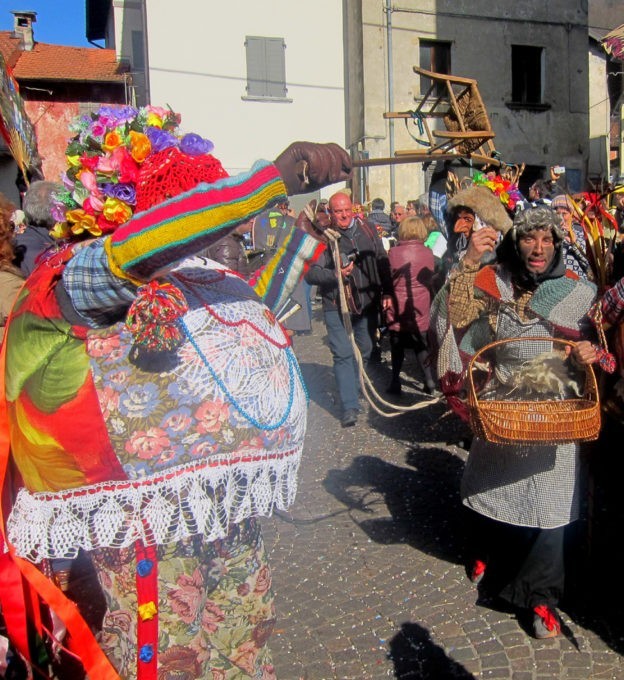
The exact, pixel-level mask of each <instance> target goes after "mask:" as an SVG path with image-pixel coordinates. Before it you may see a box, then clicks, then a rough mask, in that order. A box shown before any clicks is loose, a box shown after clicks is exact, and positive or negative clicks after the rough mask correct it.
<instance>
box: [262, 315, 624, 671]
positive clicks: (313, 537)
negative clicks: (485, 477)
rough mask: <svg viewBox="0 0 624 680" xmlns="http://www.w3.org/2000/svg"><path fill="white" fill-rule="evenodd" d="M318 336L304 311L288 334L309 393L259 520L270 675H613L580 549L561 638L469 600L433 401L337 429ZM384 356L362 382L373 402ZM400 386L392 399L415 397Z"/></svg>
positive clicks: (446, 445) (451, 436)
mask: <svg viewBox="0 0 624 680" xmlns="http://www.w3.org/2000/svg"><path fill="white" fill-rule="evenodd" d="M324 337H325V331H324V327H323V324H322V322H321V320H320V315H319V311H318V310H316V312H315V320H314V324H313V335H311V336H297V337H296V338H295V351H296V353H297V356H298V358H299V361H300V363H301V367H302V372H303V375H304V378H305V380H306V384H307V386H308V390H309V392H310V408H309V419H308V436H307V440H306V446H305V450H304V459H303V462H302V466H301V471H300V484H299V491H298V495H297V499H296V502H295V504H294V505H293V507H292V508H290V510H289V511H288V512H285V513H277V514H275V515H274V516H273V517H271V518H268V519H266V520H263V528H264V536H265V541H266V545H267V549H268V551H269V558H270V561H271V564H272V567H273V582H274V587H275V590H276V596H277V613H278V624H277V628H276V632H275V634H274V636H273V638H272V640H271V647H272V650H273V655H274V663H275V666H276V671H277V676H278V678H279V680H302V679H303V680H351V679H353V680H356V679H357V680H368V679H370V680H377V679H381V678H401V679H404V680H408V679H409V680H417V679H421V678H422V679H424V678H432V679H436V680H437V679H442V678H465V679H468V678H512V679H513V680H531V679H534V678H536V679H537V678H543V679H546V678H548V679H552V678H566V679H567V678H570V679H572V678H576V679H579V678H580V679H586V678H596V679H598V678H605V679H606V678H612V679H617V678H624V663H623V660H622V656H620V653H619V652H621V651H622V650H624V629H623V628H622V626H620V625H619V624H618V621H619V615H620V614H621V611H622V610H621V609H620V606H619V603H620V602H621V600H620V599H619V598H616V599H615V600H613V601H611V602H607V601H606V600H598V601H597V599H596V598H600V597H602V596H604V594H605V592H609V591H608V590H607V588H606V586H605V587H604V588H603V589H601V588H600V587H597V586H596V583H599V582H600V581H601V579H600V576H599V575H598V576H596V574H595V573H594V572H592V573H591V576H588V574H589V571H587V569H586V554H587V550H585V551H583V552H579V554H578V555H575V557H576V558H577V563H578V564H579V570H578V571H579V573H578V574H577V579H576V582H575V588H574V589H573V590H574V597H573V598H572V599H571V604H569V605H566V606H565V607H564V608H563V611H562V614H563V620H564V624H565V636H561V637H560V638H557V639H553V640H544V641H538V640H534V639H533V638H531V637H530V636H529V635H528V634H527V633H526V632H525V631H526V630H527V629H526V624H525V623H524V622H523V621H518V620H517V619H516V615H515V614H514V613H513V612H509V611H501V610H500V608H498V609H496V608H494V604H493V603H487V602H481V601H480V600H479V596H478V593H477V591H476V590H475V588H474V586H473V585H472V584H471V583H470V582H469V580H468V579H467V577H466V573H465V568H464V562H463V551H464V538H463V531H462V513H461V503H460V500H459V494H458V487H459V480H460V476H461V472H462V467H463V464H464V461H465V458H466V452H465V451H464V450H463V449H462V448H460V447H459V446H457V442H458V441H459V440H460V439H461V438H462V437H463V436H464V435H465V429H464V427H463V425H462V424H461V423H460V422H459V421H458V419H457V418H455V416H449V415H445V412H446V411H445V407H444V405H442V404H437V405H435V406H430V407H428V408H427V409H424V410H420V411H416V412H413V413H407V414H402V415H400V416H398V417H396V418H384V417H381V416H380V415H378V414H377V413H375V412H374V411H373V410H372V409H371V408H370V407H369V406H368V405H367V404H365V412H364V413H363V414H362V416H361V417H360V422H359V423H358V426H357V427H356V428H347V429H343V428H341V427H340V423H339V420H338V419H337V416H338V415H339V408H338V407H337V406H336V405H335V403H334V401H335V392H334V381H333V375H332V371H331V357H330V354H329V350H328V348H327V346H326V344H325V343H324ZM384 356H385V359H386V363H384V364H381V365H378V366H375V368H374V370H373V371H372V377H373V381H374V383H375V385H376V386H377V388H378V390H380V392H381V394H382V395H383V396H384V397H385V394H384V393H383V387H384V386H385V385H386V384H387V382H388V377H389V368H388V365H387V359H388V353H385V354H384ZM415 370H416V369H415V367H414V365H413V364H410V363H409V362H408V361H406V365H405V373H406V374H407V375H408V376H409V375H410V373H414V372H415ZM408 383H409V386H408V389H407V393H406V394H404V396H402V397H401V403H403V404H408V403H412V402H414V401H418V400H419V399H421V398H423V397H419V396H418V393H417V392H414V390H413V389H412V388H413V387H414V386H417V385H418V382H417V381H416V380H411V381H409V380H408ZM598 514H599V513H598ZM586 529H587V526H585V527H584V529H583V530H582V531H581V534H582V535H583V536H585V535H586V534H587V530H586ZM595 533H596V532H595ZM598 533H599V532H598ZM614 535H615V536H616V537H617V538H619V537H620V535H621V534H620V533H619V532H616V533H615V534H614ZM599 538H600V537H598V538H597V539H595V541H594V542H595V543H596V544H600V540H599ZM593 556H594V558H595V557H596V555H595V548H594V553H593ZM595 561H596V560H594V561H593V562H592V563H594V562H595ZM599 561H600V563H604V562H602V560H599ZM616 575H617V574H616ZM620 581H621V577H620ZM602 585H604V584H602ZM611 585H613V584H611ZM615 602H618V605H617V606H615V604H614V603H615ZM609 605H613V606H609Z"/></svg>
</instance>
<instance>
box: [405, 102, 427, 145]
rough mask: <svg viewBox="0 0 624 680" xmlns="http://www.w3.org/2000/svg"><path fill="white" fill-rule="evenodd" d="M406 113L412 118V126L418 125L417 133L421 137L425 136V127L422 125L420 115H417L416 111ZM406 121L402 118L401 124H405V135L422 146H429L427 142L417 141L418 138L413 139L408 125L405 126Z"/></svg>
mask: <svg viewBox="0 0 624 680" xmlns="http://www.w3.org/2000/svg"><path fill="white" fill-rule="evenodd" d="M408 113H409V114H410V115H411V116H412V118H411V120H412V122H413V123H414V125H418V133H419V134H420V136H421V137H422V136H423V135H424V134H425V126H424V125H423V115H422V113H419V112H418V111H408ZM407 121H408V119H407V118H404V119H403V122H404V123H405V129H406V130H407V134H408V135H409V136H410V137H411V138H412V139H413V140H414V141H415V142H417V143H418V144H422V146H431V144H430V143H429V141H426V140H424V139H418V137H415V136H414V135H413V134H412V133H411V131H410V129H409V125H408V124H407Z"/></svg>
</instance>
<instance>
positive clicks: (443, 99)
mask: <svg viewBox="0 0 624 680" xmlns="http://www.w3.org/2000/svg"><path fill="white" fill-rule="evenodd" d="M414 72H415V73H417V74H418V75H420V76H424V77H425V78H429V79H430V80H431V84H430V86H429V88H428V90H427V92H426V93H425V95H424V96H423V97H422V99H421V100H420V102H419V103H418V105H417V107H416V109H414V110H413V111H401V112H389V113H384V118H402V119H404V120H405V123H406V125H407V122H408V120H410V119H411V120H413V121H417V122H418V123H419V126H420V127H421V128H422V129H423V132H424V133H425V134H426V137H427V139H426V140H423V141H422V142H421V143H424V145H425V146H426V147H427V149H426V152H425V153H426V155H428V156H436V157H445V158H448V157H449V156H450V157H452V156H463V157H468V158H470V159H473V160H475V161H477V162H479V163H482V164H489V165H497V166H498V165H500V163H499V162H498V160H497V159H496V148H495V147H494V142H493V141H492V140H493V139H494V137H495V134H494V132H493V130H492V126H491V125H490V119H489V118H488V114H487V110H486V108H485V104H484V103H483V99H482V98H481V94H480V93H479V87H478V86H477V81H476V80H475V79H474V78H462V77H460V76H452V75H448V74H445V73H434V72H433V71H426V70H425V69H422V68H420V67H419V66H414ZM439 120H442V122H443V123H444V127H445V128H446V129H445V130H438V129H436V127H435V126H433V125H432V124H433V123H434V122H435V121H439ZM412 136H413V135H412ZM414 155H418V152H417V151H415V150H414V149H411V150H401V151H396V152H395V156H397V157H400V156H414Z"/></svg>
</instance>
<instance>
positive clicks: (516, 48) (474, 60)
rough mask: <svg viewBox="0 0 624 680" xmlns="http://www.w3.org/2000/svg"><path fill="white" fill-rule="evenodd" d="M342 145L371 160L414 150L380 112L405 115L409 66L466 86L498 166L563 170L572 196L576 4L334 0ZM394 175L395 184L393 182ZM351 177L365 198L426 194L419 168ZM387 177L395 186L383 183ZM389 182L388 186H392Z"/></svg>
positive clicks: (415, 83)
mask: <svg viewBox="0 0 624 680" xmlns="http://www.w3.org/2000/svg"><path fill="white" fill-rule="evenodd" d="M344 7H345V34H346V35H347V36H348V48H349V49H348V50H346V52H347V59H346V64H347V66H346V72H345V75H346V91H347V144H348V145H349V148H350V149H351V150H352V152H353V153H354V155H365V156H369V157H370V158H379V157H384V156H391V155H393V153H394V151H396V150H403V149H413V150H422V147H419V145H418V142H416V141H415V140H414V139H413V138H412V136H410V132H411V133H412V135H414V136H416V137H418V133H419V131H418V129H417V128H412V129H409V126H407V127H406V126H405V125H404V122H403V121H394V122H393V121H389V120H384V118H383V114H384V112H386V111H410V110H413V109H414V108H415V105H416V103H417V102H418V101H419V99H420V97H421V96H422V94H423V92H424V91H426V90H425V89H424V88H425V87H426V83H423V82H421V79H420V77H419V76H417V75H416V74H414V72H413V67H414V66H422V67H424V68H426V69H429V70H434V71H439V72H440V71H442V72H448V73H452V74H454V75H458V76H466V77H470V78H476V79H477V81H478V85H479V90H480V92H481V96H482V98H483V100H484V103H485V106H486V108H487V111H488V113H489V117H490V122H491V125H492V128H493V130H494V132H495V133H496V138H495V140H494V143H495V146H496V149H497V151H498V152H499V153H500V155H501V158H502V160H503V161H505V162H507V163H511V164H515V163H525V164H526V165H527V168H526V170H525V180H526V181H530V180H531V179H533V178H535V177H537V176H540V175H542V174H545V173H546V172H547V169H548V168H549V167H550V166H553V165H563V166H565V167H566V177H567V179H568V182H569V183H570V187H571V188H572V189H573V190H577V189H580V188H581V187H582V186H583V183H584V181H585V179H586V177H587V171H588V159H589V123H588V107H589V94H588V92H589V65H588V22H587V2H585V1H584V0H553V1H552V2H550V3H547V4H544V3H542V2H537V1H532V0H526V1H524V2H521V3H492V2H489V1H486V0H471V2H457V0H402V2H401V3H400V5H399V4H398V3H393V2H391V1H390V0H382V1H380V0H362V2H345V3H344ZM393 174H394V178H392V175H393ZM362 175H363V176H360V177H358V178H356V185H358V186H360V187H363V188H364V191H365V192H366V193H367V195H369V196H371V197H374V196H376V195H380V196H382V197H384V198H385V199H386V200H388V199H396V200H399V201H401V202H403V201H405V200H407V199H410V198H417V197H418V196H419V195H420V194H422V193H423V192H424V191H425V190H426V186H427V175H426V172H425V171H424V166H423V165H422V164H409V165H408V164H405V165H399V166H384V167H372V168H369V169H368V170H366V171H363V173H362ZM393 179H394V181H392V180H393ZM393 184H394V189H393V188H392V185H393Z"/></svg>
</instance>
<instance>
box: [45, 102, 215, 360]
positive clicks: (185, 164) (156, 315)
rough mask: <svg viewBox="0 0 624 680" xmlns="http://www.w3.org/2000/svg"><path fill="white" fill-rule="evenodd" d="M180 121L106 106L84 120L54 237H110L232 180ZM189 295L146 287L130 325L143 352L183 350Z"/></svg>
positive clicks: (163, 113) (153, 111)
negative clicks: (160, 207) (154, 210)
mask: <svg viewBox="0 0 624 680" xmlns="http://www.w3.org/2000/svg"><path fill="white" fill-rule="evenodd" d="M179 125H180V116H179V114H176V113H174V112H173V111H172V110H171V109H164V108H160V107H155V106H146V107H145V108H141V109H135V108H133V107H131V106H125V107H120V108H114V107H111V106H102V107H101V108H100V109H99V111H98V112H97V113H93V114H91V115H85V116H81V117H79V118H77V119H76V120H75V121H74V122H73V123H72V124H71V126H70V131H71V132H73V133H74V135H75V136H74V137H73V138H72V139H71V141H70V142H69V145H68V147H67V150H66V155H67V160H68V162H69V169H68V170H67V172H66V173H65V175H64V177H63V183H64V186H65V191H63V192H61V193H59V194H58V195H57V197H56V198H57V204H56V205H55V206H54V210H55V211H56V214H55V217H56V219H57V220H58V222H57V224H56V225H55V227H54V229H53V230H52V234H53V235H54V236H55V237H57V238H62V239H71V240H77V239H81V238H93V237H98V236H102V235H104V234H110V233H112V232H114V231H115V229H117V227H119V226H120V225H122V224H124V223H125V222H127V221H128V220H129V219H130V218H131V217H132V215H133V214H134V213H135V212H136V213H138V212H142V211H144V210H147V209H148V208H151V207H152V206H154V205H157V204H159V203H162V202H163V201H166V200H167V199H168V198H173V197H174V196H177V195H178V194H181V193H183V192H185V191H188V190H190V189H192V188H193V187H195V186H197V185H198V184H200V183H202V182H205V183H212V182H215V181H216V180H218V179H220V178H222V177H227V176H228V174H227V172H226V171H225V170H224V169H223V166H222V165H221V162H220V161H219V160H218V159H217V158H215V157H214V156H212V155H211V154H210V152H211V151H212V149H213V147H214V145H213V144H212V142H210V141H209V140H207V139H204V138H202V137H201V136H200V135H197V134H195V133H188V134H185V135H181V134H180V133H179V130H178V127H179ZM186 310H187V303H186V300H185V299H184V296H183V295H182V293H181V292H180V291H179V290H178V288H176V286H174V285H173V284H171V283H169V282H166V281H164V282H159V281H158V280H152V281H149V282H147V283H145V284H144V285H141V286H139V288H138V290H137V297H136V299H135V301H134V302H133V304H132V305H131V306H130V308H129V310H128V314H127V318H126V325H127V327H128V328H129V330H130V331H131V333H132V335H133V336H134V339H135V342H136V344H137V345H138V346H142V347H145V348H147V349H149V350H156V351H163V350H172V349H175V348H176V347H177V346H178V345H179V344H180V343H181V342H182V340H183V337H182V333H181V331H180V328H179V326H178V324H177V320H178V319H179V318H180V317H181V316H182V315H183V314H184V313H185V312H186Z"/></svg>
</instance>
